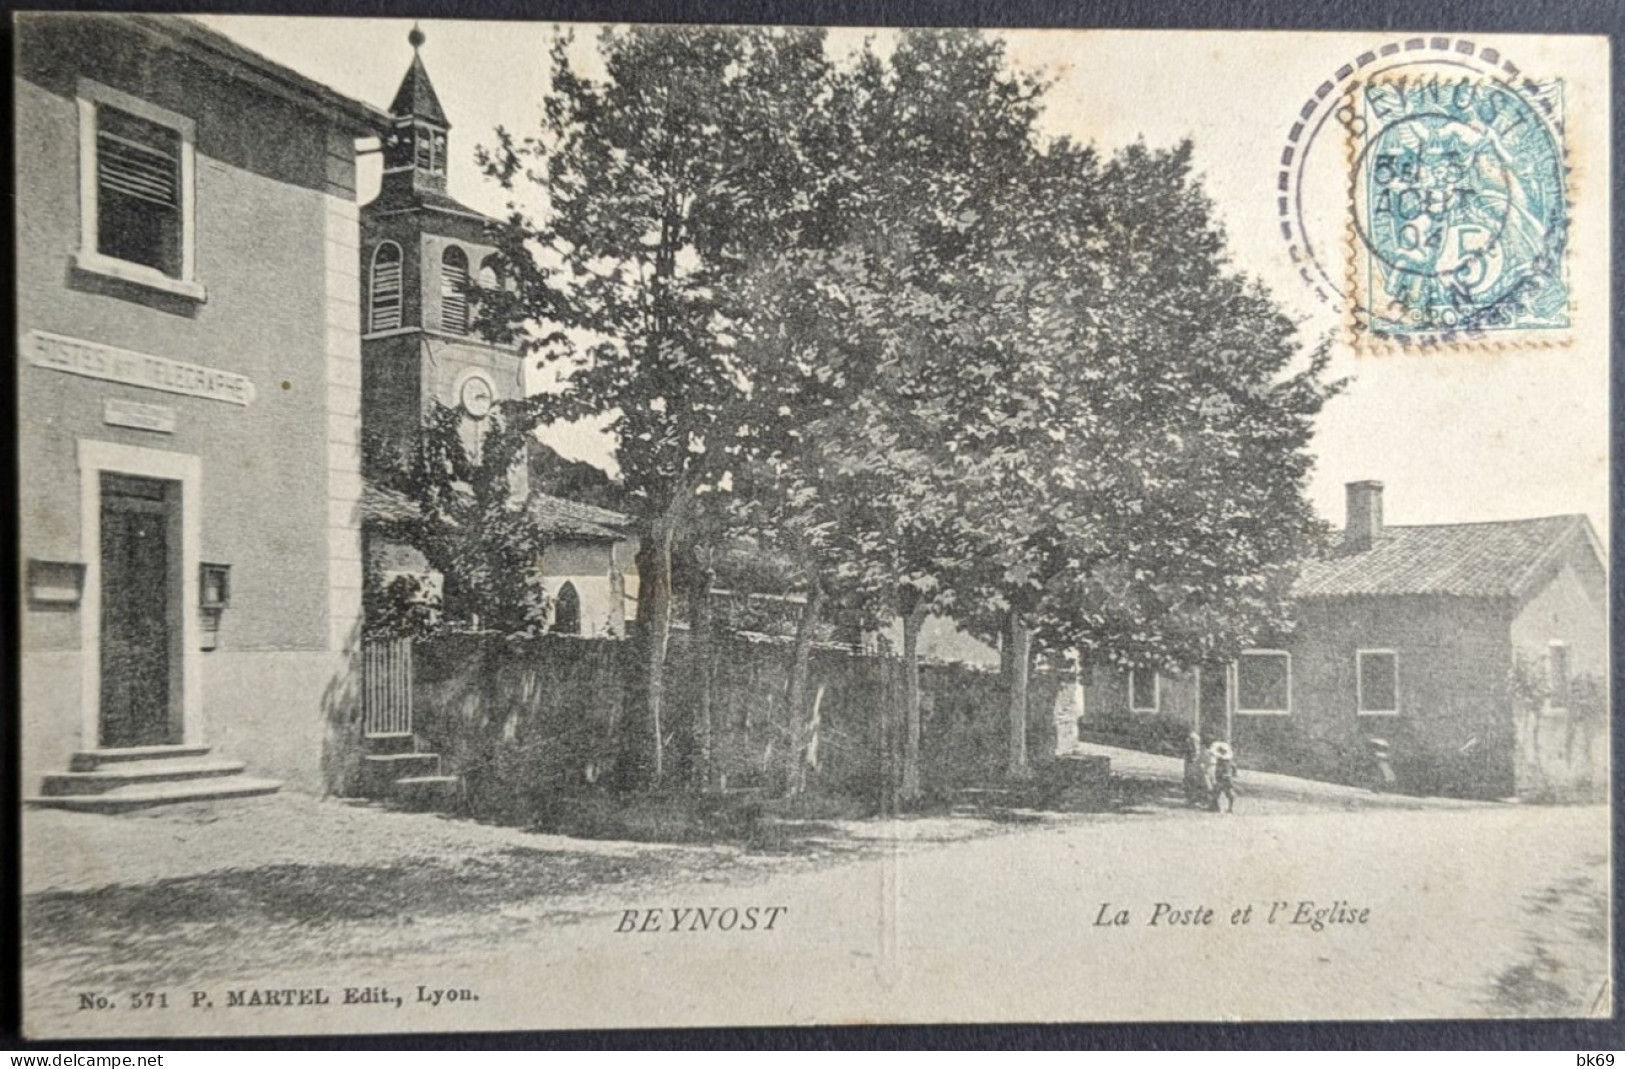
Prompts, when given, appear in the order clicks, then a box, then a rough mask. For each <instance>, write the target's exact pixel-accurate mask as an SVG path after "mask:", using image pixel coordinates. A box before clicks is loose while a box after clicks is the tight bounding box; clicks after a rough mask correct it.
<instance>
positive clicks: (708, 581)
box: [689, 563, 716, 791]
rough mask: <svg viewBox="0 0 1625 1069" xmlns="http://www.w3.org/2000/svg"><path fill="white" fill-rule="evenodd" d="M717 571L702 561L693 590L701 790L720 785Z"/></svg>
mask: <svg viewBox="0 0 1625 1069" xmlns="http://www.w3.org/2000/svg"><path fill="white" fill-rule="evenodd" d="M715 581H716V572H715V571H714V570H713V569H711V568H710V567H708V566H707V565H706V564H704V563H701V564H700V567H699V574H698V576H697V577H696V581H695V584H694V592H693V599H694V600H693V603H692V605H691V610H690V614H689V626H690V627H691V628H692V631H691V632H690V633H691V636H692V638H693V657H694V664H695V665H696V667H697V668H698V670H699V687H698V693H697V695H696V696H695V703H694V704H695V708H694V743H695V745H694V777H693V783H694V785H695V786H696V787H698V788H699V789H700V790H701V791H709V790H713V789H714V788H715V787H716V760H715V756H714V754H715V750H716V740H715V731H716V729H715V726H714V725H713V724H712V723H711V690H712V687H713V685H714V683H715V680H716V666H715V657H716V650H715V649H714V648H713V643H712V637H713V634H714V632H713V630H712V627H711V586H712V584H713V583H714V582H715Z"/></svg>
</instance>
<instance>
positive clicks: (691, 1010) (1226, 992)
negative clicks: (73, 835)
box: [25, 792, 1608, 1035]
mask: <svg viewBox="0 0 1625 1069" xmlns="http://www.w3.org/2000/svg"><path fill="white" fill-rule="evenodd" d="M1311 793H1312V792H1311ZM1256 800H1257V801H1258V802H1259V803H1260V804H1256V805H1253V806H1252V807H1251V808H1250V809H1249V807H1247V806H1245V805H1244V806H1243V808H1242V809H1241V811H1239V812H1238V813H1237V814H1235V815H1234V816H1224V817H1219V816H1213V815H1210V814H1206V813H1200V812H1195V811H1181V810H1178V809H1176V808H1171V807H1166V806H1157V805H1147V806H1139V807H1132V808H1129V809H1127V810H1125V811H1123V812H1119V813H1115V814H1110V815H1098V814H1097V815H1091V816H1072V817H1068V818H1060V819H1050V820H1040V821H1038V822H1037V823H1033V824H1031V825H1027V826H1020V827H1018V828H1016V829H1015V830H1009V829H1008V828H1007V829H1004V830H1005V832H1006V833H1004V834H993V835H980V836H976V837H971V838H965V837H964V836H963V835H959V836H955V835H950V834H947V833H946V830H945V829H939V830H943V831H944V833H943V834H940V835H939V834H935V833H933V830H932V829H933V825H932V824H931V823H930V822H916V823H914V824H909V823H908V822H904V823H903V824H901V825H898V826H897V827H896V828H895V829H894V830H895V831H897V832H898V834H896V835H892V836H888V835H885V834H873V835H871V837H870V838H869V839H868V840H867V842H864V843H862V845H861V846H854V845H853V844H854V842H855V841H857V840H856V839H854V838H851V837H843V838H842V840H841V841H840V842H833V841H832V842H830V843H828V844H824V846H822V847H819V846H818V845H817V844H814V849H812V850H811V851H810V852H805V851H804V852H802V853H800V854H798V855H797V856H795V857H793V858H783V857H781V858H764V857H756V856H751V855H750V854H749V853H748V852H745V851H741V850H738V849H735V848H722V847H702V848H686V847H685V848H674V847H649V846H643V845H630V844H586V846H585V847H584V848H583V847H582V844H579V843H575V842H574V841H569V840H566V841H563V842H553V841H549V842H546V843H545V844H543V845H545V847H546V848H545V849H543V848H542V847H540V846H538V845H536V844H537V843H538V842H539V841H540V840H535V839H531V840H526V839H525V838H524V833H520V832H514V831H510V830H508V829H491V828H486V827H483V826H479V825H468V826H466V827H463V826H460V822H452V821H438V822H436V823H435V824H434V825H432V828H433V829H435V830H436V831H437V833H438V834H439V836H440V838H439V839H438V840H434V841H433V844H434V845H433V847H432V850H431V851H430V852H429V853H428V854H424V853H422V852H420V853H417V854H415V855H413V857H414V858H415V860H414V861H411V862H410V863H407V864H404V865H402V864H398V863H396V862H394V861H386V860H383V859H372V860H370V861H369V859H367V858H366V857H365V856H363V854H361V853H356V854H354V855H353V859H354V860H355V861H356V864H354V865H352V866H350V867H348V868H346V867H343V866H340V867H337V868H335V869H333V870H331V871H324V872H323V873H322V874H321V878H320V879H319V880H313V878H312V877H310V876H309V874H308V873H305V874H300V873H298V872H294V871H292V870H290V869H288V868H286V866H285V867H284V868H282V869H278V868H276V867H275V866H269V867H260V868H249V869H242V870H229V871H209V872H202V871H200V872H198V873H196V874H193V875H191V876H187V877H178V879H180V880H182V882H181V883H173V882H172V883H169V884H167V885H166V884H164V883H163V881H161V880H160V881H158V882H156V883H155V882H152V881H151V879H150V877H151V876H152V874H151V873H147V874H145V875H146V877H147V880H148V882H146V883H135V884H122V885H121V884H114V885H109V886H103V887H99V888H94V889H90V888H86V889H78V890H69V889H66V888H61V889H58V890H55V891H51V890H44V889H36V890H35V891H34V893H32V894H30V895H29V909H30V910H31V911H32V919H31V922H30V927H29V932H30V933H31V937H32V941H31V942H30V943H29V944H28V945H27V946H26V947H25V953H26V954H27V961H28V962H29V967H30V972H29V980H30V982H29V988H28V991H27V994H26V1003H25V1012H26V1019H27V1023H28V1027H29V1030H30V1031H31V1032H36V1033H46V1032H49V1033H60V1032H68V1033H70V1034H81V1035H87V1034H110V1035H139V1034H157V1033H166V1032H176V1031H182V1032H192V1033H197V1032H203V1033H208V1032H217V1031H218V1032H237V1033H241V1032H255V1033H259V1032H295V1033H297V1032H309V1031H319V1030H323V1029H327V1028H335V1029H343V1030H351V1031H353V1030H387V1031H409V1030H420V1029H422V1030H437V1031H439V1030H462V1029H468V1028H490V1027H506V1028H515V1027H518V1028H541V1027H636V1026H658V1025H686V1024H696V1023H706V1024H715V1025H728V1024H761V1023H787V1024H789V1023H815V1022H816V1023H839V1022H860V1021H861V1022H872V1021H918V1022H931V1021H947V1020H979V1021H1054V1020H1086V1021H1087V1020H1214V1019H1232V1020H1234V1019H1240V1020H1247V1019H1260V1018H1268V1019H1282V1018H1289V1019H1290V1018H1305V1019H1307V1018H1316V1019H1326V1018H1331V1019H1336V1018H1390V1017H1400V1018H1404V1017H1476V1016H1520V1015H1529V1016H1551V1015H1566V1016H1573V1015H1584V1014H1587V1013H1589V1012H1600V1011H1602V1010H1604V1009H1606V1006H1607V999H1606V998H1603V997H1602V996H1603V990H1604V989H1603V984H1604V982H1605V978H1606V976H1607V969H1608V955H1607V938H1606V936H1607V929H1606V925H1607V921H1606V904H1607V901H1608V899H1607V883H1606V880H1607V869H1606V849H1607V841H1608V814H1607V811H1606V810H1605V809H1603V808H1547V807H1526V806H1513V805H1483V806H1471V805H1441V806H1428V805H1422V806H1419V807H1405V806H1399V805H1386V806H1385V805H1375V806H1370V807H1358V806H1353V807H1351V803H1349V802H1348V800H1347V799H1342V798H1341V797H1340V796H1339V797H1335V798H1329V799H1327V800H1326V801H1325V804H1319V805H1317V804H1315V802H1314V801H1313V799H1311V800H1309V801H1302V800H1299V801H1291V800H1287V801H1283V800H1281V799H1280V798H1275V799H1268V800H1267V801H1268V804H1262V803H1264V802H1265V801H1266V799H1264V798H1258V799H1256ZM303 804H308V805H311V806H321V805H332V803H315V802H309V803H303ZM322 812H325V810H323V811H322ZM375 816H376V817H381V818H383V819H384V820H385V821H386V823H387V822H388V821H390V820H424V821H427V820H433V819H434V818H422V817H407V816H402V815H398V814H376V815H375ZM31 819H32V818H31ZM102 819H106V818H102ZM367 819H368V821H371V820H373V819H374V817H372V816H369V817H368V818H367ZM940 824H941V822H939V825H940ZM128 826H129V825H125V827H128ZM99 827H100V826H99ZM424 827H426V828H427V827H431V826H430V825H424ZM882 829H883V826H882ZM874 830H875V829H873V828H871V831H872V832H873V831H874ZM460 836H462V837H466V838H467V839H468V843H467V844H465V845H466V850H464V851H463V852H462V855H461V856H458V855H459V850H458V847H457V845H456V843H457V841H458V839H459V837H460ZM554 838H555V839H556V837H554ZM859 838H861V837H859ZM936 840H942V841H936ZM403 841H408V842H411V843H419V842H422V841H423V840H422V838H421V835H420V834H417V833H414V834H411V835H407V836H405V837H404V840H403ZM524 842H529V843H530V844H531V845H529V846H523V845H521V844H522V843H524ZM288 848H289V850H292V851H295V852H297V849H298V844H297V843H290V844H289V845H288ZM324 849H326V848H324ZM339 850H340V851H342V847H340V848H339ZM206 852H207V851H206V850H205V851H202V852H200V854H199V857H198V863H199V865H202V866H203V867H204V868H207V866H206V865H204V857H203V855H204V854H206ZM288 864H291V862H289V863H288ZM571 871H573V872H574V873H575V874H576V875H575V877H574V878H573V879H564V878H563V877H561V873H568V872H571ZM26 874H27V870H25V877H26ZM369 874H370V875H369ZM63 878H64V879H65V878H66V877H63ZM171 879H177V878H171ZM186 880H190V881H192V882H191V883H187V882H185V881H186ZM335 881H338V882H340V883H344V885H345V886H346V887H347V891H346V893H345V894H344V895H342V896H337V897H335V896H336V894H337V893H336V892H335V891H334V890H333V888H334V886H335ZM346 881H347V882H346ZM369 881H370V882H369ZM414 881H415V882H414ZM561 881H562V882H561ZM30 886H31V887H35V886H36V885H34V884H33V883H32V881H31V882H30ZM142 894H145V895H146V896H147V897H146V898H140V897H136V898H131V897H129V896H131V895H136V896H139V895H142ZM302 895H303V896H306V898H301V896H302ZM324 895H325V896H327V898H325V899H324V898H323V897H322V896H324ZM53 896H55V897H53ZM121 896H123V897H121ZM309 896H315V898H314V900H311V899H310V898H309ZM330 899H331V900H330ZM333 901H338V902H341V903H352V906H351V907H349V908H341V909H335V908H334V906H333ZM301 902H302V903H304V904H303V905H302V906H293V905H289V903H296V904H297V903H301ZM354 903H362V905H363V907H365V908H361V907H355V906H354V905H353V904H354ZM368 903H370V905H368ZM166 904H167V906H166ZM98 907H100V908H102V909H103V911H104V913H103V914H102V917H103V920H105V921H106V922H107V924H106V925H105V926H104V927H103V928H100V929H98V928H95V926H94V925H89V926H87V923H86V922H85V921H84V920H83V919H82V918H85V917H91V918H94V917H96V916H98V914H97V913H96V910H97V908H98ZM75 911H77V912H75ZM729 911H733V912H731V913H730V912H729ZM155 916H158V917H160V919H161V920H162V921H163V923H161V924H160V923H158V922H157V921H153V920H152V918H153V917H155ZM74 918H80V919H77V920H76V919H74ZM747 918H749V919H750V923H748V924H747ZM769 918H771V920H770V919H769ZM149 922H150V923H149ZM97 932H99V933H100V934H95V933H97ZM145 990H152V991H157V992H162V993H164V994H166V996H167V998H166V1000H165V1001H166V1002H167V1005H166V1006H164V1007H161V1008H155V1009H152V1010H142V1011H139V1012H138V1011H133V1010H130V1009H127V1008H124V1007H123V1005H122V1002H123V1001H127V1000H128V996H129V995H132V994H135V993H139V992H140V991H145ZM86 991H90V992H91V993H93V994H97V995H105V996H108V997H110V998H111V999H112V1001H113V1002H114V1003H115V1006H114V1008H109V1009H105V1010H94V1009H80V1008H79V1006H80V1005H81V1003H82V995H83V994H84V993H85V992H86ZM289 991H291V992H296V993H299V994H294V995H290V996H289V997H290V998H292V999H293V1000H294V1003H295V1004H294V1005H281V1004H273V1005H267V1004H266V1002H267V1001H268V996H267V997H262V998H260V999H258V1000H256V999H255V998H254V993H255V992H289ZM311 992H317V993H319V994H318V995H312V994H310V993H311ZM367 992H370V993H372V995H376V996H377V1001H376V1002H357V1003H354V1004H351V1005H345V1004H344V998H345V996H346V994H347V993H351V994H354V995H355V996H356V997H361V995H362V993H367ZM436 992H439V993H440V994H439V995H436ZM369 997H370V996H369ZM300 999H305V1000H306V1002H305V1004H304V1005H299V1004H298V1002H299V1000H300ZM320 999H324V1000H325V1001H321V1000H320ZM397 999H398V1000H399V1002H397V1001H396V1000H397ZM1599 999H1600V1000H1601V1001H1600V1002H1599ZM311 1000H317V1001H311ZM233 1002H237V1003H240V1004H239V1005H231V1003H233Z"/></svg>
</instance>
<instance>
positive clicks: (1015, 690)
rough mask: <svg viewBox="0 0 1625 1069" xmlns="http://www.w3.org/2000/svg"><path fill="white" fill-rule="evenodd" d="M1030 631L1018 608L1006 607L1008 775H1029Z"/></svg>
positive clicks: (1024, 776) (1018, 776)
mask: <svg viewBox="0 0 1625 1069" xmlns="http://www.w3.org/2000/svg"><path fill="white" fill-rule="evenodd" d="M1032 638H1033V635H1032V631H1031V630H1030V629H1029V628H1028V626H1027V618H1026V616H1025V615H1024V614H1023V613H1022V612H1021V611H1020V610H1019V609H1012V610H1011V611H1010V705H1009V710H1008V712H1009V717H1010V751H1009V755H1008V756H1009V763H1008V764H1007V765H1006V767H1005V774H1006V775H1008V776H1009V777H1010V778H1011V779H1026V778H1028V777H1029V776H1031V775H1032V769H1031V768H1029V767H1028V765H1027V674H1028V669H1029V667H1030V664H1031V660H1032Z"/></svg>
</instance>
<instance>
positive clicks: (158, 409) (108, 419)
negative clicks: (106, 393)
mask: <svg viewBox="0 0 1625 1069" xmlns="http://www.w3.org/2000/svg"><path fill="white" fill-rule="evenodd" d="M102 422H103V423H107V424H111V425H112V426H114V427H134V428H135V429H136V430H138V431H157V432H158V433H160V434H174V433H175V410H174V409H173V408H165V407H164V406H163V405H144V404H142V403H141V402H139V401H107V402H105V403H104V404H103V405H102Z"/></svg>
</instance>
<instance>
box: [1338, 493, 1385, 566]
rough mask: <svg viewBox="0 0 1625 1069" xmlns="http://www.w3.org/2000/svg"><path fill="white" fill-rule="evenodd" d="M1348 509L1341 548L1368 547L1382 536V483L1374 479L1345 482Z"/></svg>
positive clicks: (1356, 548)
mask: <svg viewBox="0 0 1625 1069" xmlns="http://www.w3.org/2000/svg"><path fill="white" fill-rule="evenodd" d="M1347 490H1348V509H1347V513H1346V519H1345V522H1344V527H1343V548H1344V549H1347V550H1351V551H1353V552H1356V553H1358V552H1361V551H1364V550H1367V549H1370V548H1371V547H1372V546H1373V545H1375V544H1376V542H1377V540H1378V539H1379V538H1381V537H1382V484H1381V483H1379V482H1377V481H1376V480H1374V479H1366V480H1364V481H1363V482H1357V483H1349V484H1347Z"/></svg>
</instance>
